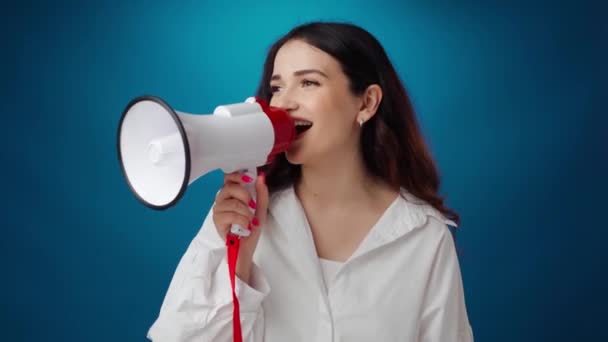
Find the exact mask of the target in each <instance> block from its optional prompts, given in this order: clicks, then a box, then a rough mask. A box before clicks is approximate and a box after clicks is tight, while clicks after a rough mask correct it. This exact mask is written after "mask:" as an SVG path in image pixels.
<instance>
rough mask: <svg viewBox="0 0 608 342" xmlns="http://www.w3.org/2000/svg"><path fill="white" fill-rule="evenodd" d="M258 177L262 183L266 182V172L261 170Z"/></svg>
mask: <svg viewBox="0 0 608 342" xmlns="http://www.w3.org/2000/svg"><path fill="white" fill-rule="evenodd" d="M260 177H262V183H263V184H266V174H265V173H264V172H263V171H262V172H260Z"/></svg>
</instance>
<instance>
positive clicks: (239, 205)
mask: <svg viewBox="0 0 608 342" xmlns="http://www.w3.org/2000/svg"><path fill="white" fill-rule="evenodd" d="M251 182H255V190H256V194H257V198H256V199H255V200H253V199H252V198H251V195H250V194H249V192H248V191H247V189H245V187H244V186H243V185H244V184H247V183H251ZM250 208H251V209H255V213H252V210H251V209H250ZM267 210H268V187H267V186H266V183H265V178H264V174H263V173H261V174H260V175H258V177H257V179H251V177H248V176H242V175H241V174H240V173H239V172H238V171H237V172H233V173H229V174H225V175H224V186H223V187H222V189H221V190H220V192H219V193H218V195H217V197H216V199H215V205H214V206H213V222H214V223H215V227H216V228H217V231H218V233H219V235H220V236H221V237H222V238H223V239H224V240H225V239H226V235H227V234H228V233H229V232H230V227H231V226H232V224H238V225H240V226H241V227H245V228H249V229H251V234H250V235H249V236H247V237H241V243H240V250H239V256H238V259H237V265H236V274H237V276H238V277H239V278H240V279H241V280H242V281H244V282H247V283H249V280H250V279H249V278H250V274H251V266H252V262H253V253H254V252H255V248H256V246H257V243H258V240H259V238H260V233H261V229H260V228H261V227H263V225H264V223H265V222H266V216H267Z"/></svg>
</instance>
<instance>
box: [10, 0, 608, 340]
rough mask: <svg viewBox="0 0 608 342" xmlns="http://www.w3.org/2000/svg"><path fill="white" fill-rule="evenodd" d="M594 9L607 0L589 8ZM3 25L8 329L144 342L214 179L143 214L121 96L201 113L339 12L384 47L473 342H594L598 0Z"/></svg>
mask: <svg viewBox="0 0 608 342" xmlns="http://www.w3.org/2000/svg"><path fill="white" fill-rule="evenodd" d="M604 3H605V2H604ZM2 12H3V14H2V18H1V19H2V20H1V22H2V23H1V24H0V25H1V26H0V28H1V32H2V33H1V35H0V37H2V59H3V63H2V64H3V68H2V74H3V76H4V77H3V78H2V81H1V83H0V84H1V88H0V90H1V94H2V101H0V106H1V107H0V109H1V113H2V134H0V137H1V138H0V139H1V140H0V142H1V143H2V147H1V149H2V152H1V153H0V159H1V161H2V171H3V174H4V186H3V189H4V191H3V196H2V234H1V238H0V260H1V261H0V262H1V266H2V270H1V274H2V280H1V282H0V284H1V285H0V286H1V288H0V290H1V291H0V303H1V311H0V324H1V325H2V328H1V331H0V334H1V335H2V340H3V341H37V340H49V341H107V340H111V341H144V336H145V334H146V332H147V329H148V328H149V326H150V325H151V324H152V322H153V321H154V319H155V318H156V315H157V313H158V310H159V308H160V304H161V302H162V299H163V296H164V294H165V291H166V289H167V286H168V284H169V281H170V279H171V277H172V275H173V271H174V270H175V266H176V265H177V262H178V261H179V258H180V257H181V255H182V253H183V252H184V251H185V249H186V247H187V245H188V243H189V242H190V240H191V239H192V237H193V236H194V234H195V233H196V232H197V231H198V229H199V227H200V225H201V224H202V220H203V218H204V216H205V215H206V213H207V211H208V209H209V208H210V206H211V204H212V199H213V195H214V193H215V191H216V190H217V189H218V188H219V186H220V185H221V180H222V178H221V173H219V171H216V172H214V173H212V174H210V175H209V176H207V177H204V178H201V179H199V180H198V181H197V183H195V184H194V185H193V186H192V187H190V189H189V190H188V192H187V193H186V195H185V197H184V198H183V200H182V201H181V202H180V203H179V204H178V205H177V206H176V207H174V208H173V209H171V210H168V211H163V212H157V211H154V210H151V209H148V208H147V207H144V206H143V205H141V204H140V203H139V202H137V201H136V199H135V197H134V196H133V195H132V194H131V193H130V192H129V190H128V187H127V186H126V183H125V181H124V180H123V178H122V175H121V173H120V168H119V164H118V161H117V156H116V146H115V141H116V128H117V123H118V120H119V118H120V114H121V112H122V110H123V109H124V107H125V105H126V104H127V103H128V101H129V100H130V99H131V98H133V97H135V96H138V95H141V94H154V95H158V96H161V97H162V98H164V99H165V100H167V101H168V102H169V103H170V104H171V105H172V106H173V107H174V108H176V109H178V110H181V111H186V112H191V113H210V112H212V111H213V109H214V108H215V106H217V105H219V104H226V103H234V102H240V101H242V100H243V99H244V98H246V97H247V96H250V95H252V94H253V92H254V90H255V88H256V86H257V82H258V80H259V78H260V74H261V65H262V62H263V59H264V56H265V52H266V50H267V48H268V47H269V46H270V44H271V43H272V42H273V41H274V40H275V39H277V38H278V37H279V36H280V35H282V34H283V33H285V32H286V31H287V30H288V29H290V28H291V27H293V26H294V25H296V24H300V23H303V22H307V21H310V20H316V19H324V20H347V21H352V22H354V23H356V24H359V25H361V26H363V27H365V28H366V29H368V30H369V31H370V32H372V33H373V34H374V35H375V36H376V37H377V38H378V39H379V40H380V41H381V42H382V43H383V45H384V46H385V48H386V50H387V52H388V54H389V56H390V57H391V59H392V61H393V62H394V64H395V66H396V67H397V69H398V71H399V73H400V75H401V77H402V79H403V81H404V82H405V84H406V86H407V88H408V90H409V91H410V94H411V95H412V98H413V100H414V104H415V107H416V109H417V113H418V117H419V120H420V123H421V125H422V128H423V130H424V134H425V136H426V138H427V139H428V141H429V144H430V146H431V148H432V152H433V154H434V156H435V158H436V161H437V163H438V165H439V167H440V170H441V173H442V176H443V178H442V179H443V184H442V191H441V192H442V194H444V195H446V196H447V200H448V205H449V206H451V207H453V208H455V209H456V210H457V211H458V212H459V213H460V214H461V216H462V225H461V228H460V231H459V233H458V234H459V235H458V237H457V243H458V247H459V249H460V253H461V254H460V257H461V259H460V261H461V267H462V272H463V280H464V284H465V291H466V301H467V307H468V312H469V318H470V321H471V324H472V326H473V329H474V332H475V336H476V341H580V340H594V341H598V340H602V339H603V340H607V339H606V338H608V333H607V331H606V328H605V325H606V323H607V321H606V317H608V316H607V314H606V307H607V305H608V300H607V295H606V289H607V286H606V270H608V265H607V258H606V256H605V253H604V251H605V248H604V246H605V245H606V239H607V238H608V233H607V232H606V230H607V228H608V224H607V222H608V219H607V218H606V217H605V216H604V214H605V213H606V204H607V203H608V201H607V200H606V195H605V194H606V190H608V189H607V183H606V176H607V175H608V166H607V161H606V159H607V158H606V156H607V155H608V154H607V147H608V143H607V142H606V138H607V136H608V134H607V127H608V126H607V125H606V124H607V120H606V118H605V114H606V110H605V106H604V101H605V100H606V98H607V97H608V96H607V95H608V91H607V85H606V77H607V76H608V75H607V61H608V54H607V46H606V45H607V43H606V42H607V41H608V40H607V36H608V24H607V23H608V10H607V6H606V5H605V4H601V2H600V1H597V2H591V1H587V2H583V1H576V2H575V1H571V2H570V4H568V3H567V2H563V3H560V4H559V5H558V4H555V3H554V2H549V1H547V2H546V3H541V2H537V3H530V2H526V4H525V5H524V2H522V1H501V2H488V1H473V0H468V1H454V2H449V4H448V2H447V1H415V2H413V1H410V2H405V3H403V4H398V3H397V1H394V2H379V3H373V2H372V1H340V0H335V1H327V0H326V1H308V2H306V3H299V4H295V3H288V2H281V1H272V2H245V1H230V2H224V3H220V2H218V1H188V2H179V3H177V2H176V3H173V4H169V3H168V2H134V1H132V2H128V3H126V2H119V1H114V2H110V1H107V2H99V3H96V4H87V5H85V4H79V3H78V2H76V1H72V2H67V1H66V2H48V3H46V4H45V3H27V2H23V3H21V4H20V5H16V4H13V5H12V7H11V6H5V7H4V8H3V11H2Z"/></svg>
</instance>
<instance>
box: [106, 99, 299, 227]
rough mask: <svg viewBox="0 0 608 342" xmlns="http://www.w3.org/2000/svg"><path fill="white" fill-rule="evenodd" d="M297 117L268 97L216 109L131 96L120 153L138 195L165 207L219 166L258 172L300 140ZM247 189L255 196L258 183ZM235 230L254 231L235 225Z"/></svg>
mask: <svg viewBox="0 0 608 342" xmlns="http://www.w3.org/2000/svg"><path fill="white" fill-rule="evenodd" d="M294 126H295V125H294V120H293V119H292V118H291V117H290V116H289V114H287V112H285V111H283V110H281V109H279V108H276V107H270V106H269V105H268V104H266V103H265V102H264V101H262V100H260V99H256V98H248V99H247V100H246V101H245V102H243V103H235V104H229V105H222V106H218V107H216V108H215V110H214V111H213V114H212V115H208V114H207V115H205V114H203V115H200V114H198V115H197V114H188V113H182V112H178V111H175V110H174V109H173V108H171V106H169V105H168V104H167V103H166V102H165V101H163V100H162V99H160V98H158V97H154V96H140V97H137V98H135V99H133V100H131V101H130V102H129V104H128V105H127V106H126V108H125V110H124V111H123V113H122V116H121V118H120V122H119V125H118V141H117V147H118V159H119V162H120V165H121V169H122V173H123V175H124V177H125V179H126V181H127V183H128V185H129V188H130V189H131V191H132V192H133V193H134V194H135V196H136V198H137V199H138V200H139V201H141V202H142V203H143V204H145V205H146V206H148V207H150V208H153V209H157V210H164V209H167V208H169V207H172V206H174V205H175V204H176V203H177V202H178V201H179V200H180V199H181V198H182V196H183V195H184V193H185V191H186V189H187V187H188V186H189V185H190V184H192V183H193V182H194V181H196V180H197V179H198V178H200V177H201V176H203V175H205V174H206V173H209V172H211V171H213V170H216V169H222V170H223V171H224V172H225V173H231V172H234V171H240V172H242V173H246V174H248V175H251V176H252V178H254V179H255V177H256V176H257V172H256V167H258V166H262V165H265V164H268V163H269V162H271V161H272V159H273V158H274V157H275V156H276V155H277V154H279V153H281V152H284V151H285V150H286V149H287V148H288V147H289V146H290V145H291V143H292V142H293V141H294V139H295V137H296V130H295V127H294ZM246 187H247V189H248V190H249V192H250V193H251V194H252V196H253V198H255V188H254V184H253V183H251V184H248V185H247V186H246ZM232 232H233V233H235V234H237V235H240V236H247V235H249V230H248V229H244V228H243V227H239V226H236V225H235V226H233V229H232Z"/></svg>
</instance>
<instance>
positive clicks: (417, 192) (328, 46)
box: [256, 22, 460, 224]
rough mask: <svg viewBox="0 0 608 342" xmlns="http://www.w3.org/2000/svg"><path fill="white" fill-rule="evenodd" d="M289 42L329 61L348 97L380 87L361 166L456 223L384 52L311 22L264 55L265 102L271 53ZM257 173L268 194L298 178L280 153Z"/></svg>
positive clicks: (362, 36) (360, 36)
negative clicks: (314, 49)
mask: <svg viewBox="0 0 608 342" xmlns="http://www.w3.org/2000/svg"><path fill="white" fill-rule="evenodd" d="M294 39H297V40H302V41H304V42H306V43H308V44H310V45H313V46H315V47H317V48H319V49H321V50H323V51H324V52H325V53H327V54H329V55H331V56H332V57H333V58H335V59H336V60H337V61H338V62H339V63H340V66H341V68H342V71H343V72H344V74H345V75H346V76H347V78H348V79H349V81H350V91H351V92H352V93H353V94H355V95H361V94H363V92H364V91H365V90H366V89H367V87H368V86H370V85H372V84H378V85H379V86H380V87H381V88H382V92H383V98H382V101H381V103H380V105H379V107H378V110H377V112H376V114H375V115H374V116H373V117H372V118H371V119H370V120H368V121H367V122H366V123H365V124H364V125H363V128H362V132H361V141H360V145H361V150H362V153H363V160H364V162H365V166H366V167H367V169H368V171H369V172H370V173H371V174H372V175H374V176H376V177H379V178H380V179H382V180H384V181H385V182H386V183H388V184H389V185H390V186H391V187H393V188H395V189H397V188H401V187H402V188H404V189H406V190H407V191H408V192H410V193H411V194H412V195H414V196H416V197H418V198H419V199H422V200H424V201H426V202H427V203H428V204H430V205H432V206H433V207H434V208H435V209H437V210H438V211H440V212H441V213H442V214H443V215H444V216H446V217H447V218H448V219H451V220H452V221H454V222H456V223H457V224H458V223H459V221H460V218H459V216H458V214H457V213H456V212H455V211H453V210H451V209H449V208H447V207H445V206H444V203H443V202H444V201H443V198H442V197H440V196H439V194H438V190H439V174H438V171H437V168H436V166H435V163H434V161H433V159H432V157H431V154H430V153H429V150H428V148H427V146H426V144H425V142H424V139H423V137H422V134H421V133H420V129H419V127H418V123H417V121H416V117H415V115H414V109H413V107H412V104H411V101H410V98H409V96H408V95H407V93H406V91H405V88H404V87H403V84H402V83H401V81H400V79H399V76H398V75H397V73H396V71H395V69H394V67H393V65H392V63H391V62H390V60H389V58H388V56H387V55H386V52H385V51H384V48H383V47H382V45H381V44H380V43H379V42H378V40H377V39H376V38H375V37H374V36H372V35H371V34H370V33H369V32H367V31H366V30H364V29H362V28H360V27H358V26H355V25H352V24H348V23H335V22H312V23H308V24H304V25H301V26H297V27H295V28H293V29H292V30H291V31H289V32H288V33H287V34H286V35H285V36H283V37H282V38H280V39H279V40H278V41H277V42H276V43H274V44H273V45H272V46H271V48H270V50H269V51H268V56H267V57H266V61H265V63H264V71H263V74H262V80H261V82H260V85H259V87H258V89H257V93H256V96H257V97H259V98H261V99H263V100H265V101H267V102H270V98H271V97H272V93H271V90H270V78H271V77H272V72H273V69H274V60H275V57H276V54H277V52H278V50H279V49H280V48H281V46H283V45H284V44H285V43H287V42H288V41H290V40H294ZM260 171H264V172H265V174H266V184H267V185H268V188H269V191H270V192H271V193H272V192H275V191H278V190H281V189H284V188H286V187H289V186H291V185H293V184H294V182H296V181H297V180H298V179H299V177H300V175H301V168H300V166H299V165H293V164H290V163H289V162H288V161H287V158H286V157H285V155H284V154H281V155H280V156H278V157H277V158H275V160H274V161H273V162H272V163H270V164H269V165H266V166H264V167H261V168H260Z"/></svg>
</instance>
